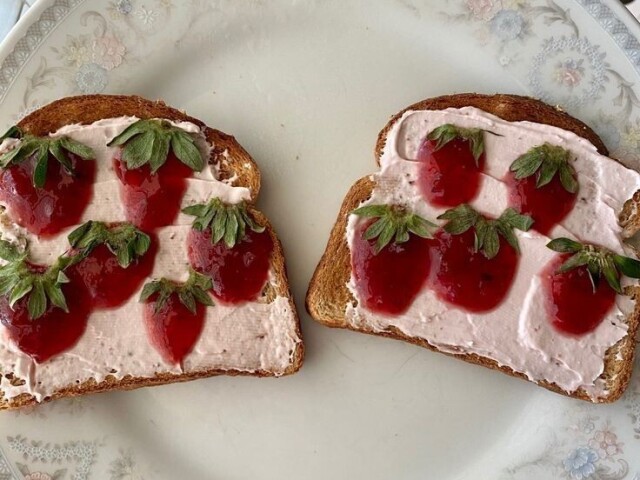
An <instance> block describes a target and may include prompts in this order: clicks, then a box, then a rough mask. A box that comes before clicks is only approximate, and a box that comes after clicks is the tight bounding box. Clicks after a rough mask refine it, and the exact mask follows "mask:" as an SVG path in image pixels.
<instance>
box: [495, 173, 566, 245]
mask: <svg viewBox="0 0 640 480" xmlns="http://www.w3.org/2000/svg"><path fill="white" fill-rule="evenodd" d="M505 183H506V184H507V187H508V189H509V205H511V206H512V207H514V208H515V209H517V210H519V211H520V212H521V213H523V214H524V215H530V216H531V217H532V218H533V220H534V224H533V228H534V229H535V230H537V231H538V232H540V233H542V234H543V235H547V234H548V233H549V232H550V231H551V229H552V228H553V227H555V226H556V225H557V224H558V223H560V222H561V221H562V220H564V218H566V216H567V215H568V214H569V213H570V212H571V210H573V207H574V206H575V204H576V198H577V195H576V194H575V193H571V192H568V191H567V190H566V189H565V188H564V187H563V186H562V183H561V182H560V177H559V176H555V177H553V179H552V180H551V181H550V182H549V183H548V184H546V185H545V186H543V187H540V188H538V187H537V186H536V177H535V176H530V177H527V178H523V179H520V180H517V179H516V178H515V176H514V175H513V173H509V174H508V175H507V177H506V178H505Z"/></svg>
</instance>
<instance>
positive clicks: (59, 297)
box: [0, 240, 73, 320]
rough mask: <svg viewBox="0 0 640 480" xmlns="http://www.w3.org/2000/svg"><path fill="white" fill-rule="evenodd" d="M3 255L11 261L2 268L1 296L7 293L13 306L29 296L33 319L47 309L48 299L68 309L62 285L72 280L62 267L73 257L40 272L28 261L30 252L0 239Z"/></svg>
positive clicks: (0, 280) (0, 275)
mask: <svg viewBox="0 0 640 480" xmlns="http://www.w3.org/2000/svg"><path fill="white" fill-rule="evenodd" d="M0 256H2V258H3V259H4V260H6V261H8V262H9V263H7V264H6V265H3V266H1V267H0V295H3V296H8V299H9V305H10V306H11V307H13V306H14V305H15V303H16V302H17V301H18V300H20V299H21V298H23V297H25V296H26V297H27V299H28V300H27V310H28V312H29V318H31V319H32V320H35V319H37V318H39V317H41V316H42V315H43V314H44V313H45V312H46V311H47V307H48V305H49V302H51V304H52V305H53V306H55V307H57V308H60V309H61V310H63V311H65V312H69V307H68V306H67V301H66V299H65V297H64V293H63V292H62V285H63V284H65V283H68V282H69V279H68V278H67V276H66V275H65V274H64V271H63V270H64V269H65V268H66V267H67V266H69V265H70V264H71V262H73V258H72V257H60V258H58V260H57V261H56V263H54V264H53V265H51V266H50V267H48V268H47V269H46V270H45V271H44V272H37V271H34V269H33V267H31V265H30V264H29V262H28V261H27V253H26V252H20V251H19V250H18V249H17V247H15V246H14V245H12V244H10V243H9V242H7V241H5V240H0Z"/></svg>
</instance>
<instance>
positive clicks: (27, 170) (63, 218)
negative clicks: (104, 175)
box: [0, 153, 96, 237]
mask: <svg viewBox="0 0 640 480" xmlns="http://www.w3.org/2000/svg"><path fill="white" fill-rule="evenodd" d="M67 156H68V157H69V159H70V161H71V165H72V166H73V170H74V173H73V174H70V173H69V172H67V171H66V170H65V169H64V167H63V166H62V165H61V164H60V163H58V162H57V161H56V160H55V159H53V158H50V159H49V162H48V165H47V177H46V181H45V184H44V186H43V187H42V188H37V187H34V186H33V179H32V178H33V170H34V168H35V163H34V159H33V158H30V159H28V160H25V161H24V162H22V163H19V164H17V165H12V166H11V167H10V168H7V169H4V170H2V171H0V202H3V203H5V204H6V205H7V209H8V213H9V215H10V217H11V219H12V220H13V221H15V222H16V223H18V224H19V225H21V226H23V227H24V228H26V229H27V230H28V231H29V232H31V233H34V234H36V235H38V236H40V237H49V236H52V235H55V234H57V233H59V232H60V231H61V230H63V229H65V228H67V227H70V226H71V225H76V224H78V223H79V222H80V219H81V218H82V213H83V212H84V210H85V208H87V205H89V202H90V201H91V198H92V197H93V182H94V180H95V177H96V162H95V161H94V160H83V159H81V158H79V157H77V156H76V155H73V154H72V153H67Z"/></svg>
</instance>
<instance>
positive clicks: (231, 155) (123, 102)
mask: <svg viewBox="0 0 640 480" xmlns="http://www.w3.org/2000/svg"><path fill="white" fill-rule="evenodd" d="M123 116H133V117H138V118H140V119H150V118H161V119H167V120H172V121H186V122H191V123H194V124H196V125H198V126H199V127H200V128H202V129H203V132H204V135H205V137H206V140H207V143H208V144H209V145H213V148H212V150H211V156H210V158H209V163H210V164H212V165H214V166H215V167H216V168H215V170H216V171H217V172H218V179H219V180H224V179H228V181H229V183H230V184H231V185H233V186H238V187H246V188H248V189H249V190H250V192H251V202H250V205H249V211H250V212H251V213H252V214H253V216H254V218H255V219H256V220H257V222H258V223H259V224H260V225H263V226H265V227H266V230H267V231H268V234H269V235H270V236H271V238H272V240H273V244H274V250H273V253H272V256H271V259H270V267H271V276H270V277H269V280H268V283H267V285H266V286H265V289H264V298H265V301H266V302H267V303H270V302H271V301H273V299H274V298H276V297H283V298H285V299H286V300H287V303H288V308H289V310H290V312H291V313H292V315H293V317H294V319H295V322H294V324H293V325H291V331H290V335H291V337H292V338H296V339H298V341H297V342H296V343H295V348H294V350H293V351H292V352H291V355H290V363H289V365H288V366H287V368H286V369H285V371H284V372H274V371H269V370H261V369H258V370H254V371H246V370H240V369H233V368H230V369H226V368H225V369H220V368H210V369H204V370H202V369H200V370H197V371H190V372H186V373H180V374H177V373H169V372H162V371H159V372H156V373H155V374H152V375H150V376H145V377H136V376H131V375H125V376H124V377H123V378H120V379H117V378H115V377H114V376H107V377H106V379H104V380H103V381H100V382H97V381H96V380H95V379H89V380H87V381H84V382H82V383H79V384H71V385H68V386H66V387H64V388H60V389H58V390H57V391H55V392H54V393H53V394H52V395H50V396H48V397H46V398H45V399H44V400H53V399H58V398H64V397H70V396H78V395H85V394H89V393H96V392H104V391H109V390H129V389H135V388H140V387H146V386H152V385H161V384H165V383H172V382H182V381H187V380H193V379H197V378H204V377H211V376H214V375H232V376H235V375H251V376H258V377H268V376H280V375H289V374H292V373H294V372H296V371H298V370H299V369H300V367H301V366H302V362H303V357H304V346H303V343H302V340H301V339H302V336H301V332H300V322H299V319H298V316H297V313H296V307H295V304H294V301H293V298H292V296H291V292H290V288H289V282H288V279H287V273H286V268H285V260H284V254H283V251H282V245H281V243H280V241H279V240H278V238H277V236H276V234H275V232H274V230H273V228H272V227H271V224H270V223H269V222H268V220H267V218H266V217H265V216H264V215H263V214H262V213H260V212H259V211H257V210H256V209H255V208H254V207H253V206H252V205H253V204H255V201H256V200H257V197H258V193H259V191H260V171H259V170H258V167H257V165H256V163H255V162H254V161H253V159H252V158H251V157H250V156H249V154H248V153H247V152H246V151H245V150H244V149H243V148H242V147H241V146H240V144H239V143H238V142H237V141H236V140H235V138H234V137H232V136H230V135H227V134H225V133H223V132H220V131H218V130H214V129H212V128H209V127H207V126H206V125H205V124H204V123H203V122H202V121H200V120H198V119H195V118H192V117H190V116H188V115H186V114H185V113H183V112H181V111H179V110H177V109H175V108H171V107H169V106H167V105H165V104H164V103H163V102H161V101H149V100H146V99H144V98H141V97H136V96H116V95H88V96H78V97H69V98H64V99H61V100H58V101H55V102H53V103H51V104H49V105H47V106H45V107H43V108H41V109H39V110H37V111H36V112H34V113H32V114H30V115H29V116H27V117H25V118H24V119H23V120H22V121H20V123H19V124H18V127H20V129H21V130H22V131H23V132H25V133H31V134H33V135H37V136H45V135H47V134H50V133H53V132H55V131H57V130H58V129H60V128H61V127H63V126H66V125H71V124H91V123H93V122H95V121H97V120H101V119H107V118H116V117H123ZM87 332H89V329H87ZM87 332H85V335H86V334H87ZM123 373H126V372H123ZM6 376H7V377H8V378H11V374H8V375H6ZM35 403H37V401H36V398H35V397H34V396H33V395H30V394H26V393H24V394H21V395H19V396H16V397H14V398H11V399H6V398H2V399H0V409H12V408H19V407H24V406H28V405H32V404H35Z"/></svg>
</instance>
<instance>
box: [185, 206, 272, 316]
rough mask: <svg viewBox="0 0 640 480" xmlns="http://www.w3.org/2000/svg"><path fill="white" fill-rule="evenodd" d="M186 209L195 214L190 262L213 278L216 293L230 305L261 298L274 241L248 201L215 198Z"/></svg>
mask: <svg viewBox="0 0 640 480" xmlns="http://www.w3.org/2000/svg"><path fill="white" fill-rule="evenodd" d="M183 212H184V213H186V214H188V215H194V216H195V217H196V219H195V220H194V222H193V228H192V229H191V231H190V232H189V236H188V238H187V249H188V255H189V262H190V264H191V267H192V268H193V269H194V270H196V271H197V272H199V273H202V274H204V275H207V276H209V277H210V278H211V279H212V281H213V295H214V297H215V298H216V299H217V300H219V301H220V302H222V303H225V304H230V305H238V304H241V303H244V302H249V301H252V300H255V299H256V298H258V297H259V296H260V294H261V293H262V291H263V289H264V286H265V284H266V283H267V280H268V278H269V265H270V259H271V254H272V252H273V248H274V244H273V239H272V238H271V235H270V234H269V232H268V231H265V228H264V227H263V226H261V225H259V224H258V223H256V221H255V220H254V219H253V217H252V215H251V213H249V212H248V210H247V205H246V204H245V203H244V202H242V203H238V204H233V205H229V204H225V203H224V202H222V201H221V200H220V199H218V198H214V199H212V200H210V201H209V203H207V204H198V205H192V206H189V207H187V208H185V209H184V210H183Z"/></svg>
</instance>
